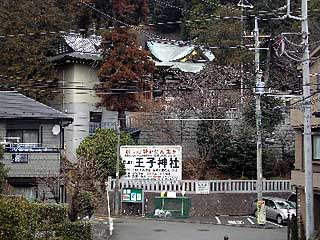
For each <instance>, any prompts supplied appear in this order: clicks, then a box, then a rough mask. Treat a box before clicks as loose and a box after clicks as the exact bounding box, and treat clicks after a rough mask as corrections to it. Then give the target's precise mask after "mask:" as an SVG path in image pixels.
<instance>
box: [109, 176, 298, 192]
mask: <svg viewBox="0 0 320 240" xmlns="http://www.w3.org/2000/svg"><path fill="white" fill-rule="evenodd" d="M197 182H198V181H197V180H182V181H151V180H124V179H123V180H120V188H142V189H143V190H144V191H145V192H161V191H175V192H178V191H186V192H187V193H196V186H197ZM199 182H203V181H199ZM205 182H207V183H208V184H209V193H251V192H256V186H257V184H256V180H206V181H205ZM108 188H109V189H110V190H114V188H115V179H111V178H109V180H108ZM292 191H295V189H294V186H293V185H291V180H266V179H265V180H264V181H263V192H292Z"/></svg>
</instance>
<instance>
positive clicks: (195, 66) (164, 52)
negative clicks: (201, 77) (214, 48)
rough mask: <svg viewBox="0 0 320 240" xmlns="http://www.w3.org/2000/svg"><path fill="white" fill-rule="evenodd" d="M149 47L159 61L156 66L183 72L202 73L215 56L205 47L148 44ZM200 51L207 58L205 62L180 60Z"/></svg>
mask: <svg viewBox="0 0 320 240" xmlns="http://www.w3.org/2000/svg"><path fill="white" fill-rule="evenodd" d="M147 46H148V48H149V51H150V52H151V54H152V55H153V56H154V57H155V58H156V59H157V60H156V61H155V64H156V66H167V67H170V68H176V69H180V70H181V71H183V72H192V73H197V72H200V71H201V70H202V69H203V67H204V66H205V62H209V61H212V60H213V59H214V58H215V56H214V54H213V53H212V52H211V51H210V50H207V49H205V48H204V47H199V48H197V47H196V46H195V45H188V46H179V45H175V44H171V43H165V42H161V41H160V42H155V41H149V42H147ZM196 49H198V50H200V51H201V52H202V54H203V55H204V56H205V57H206V58H207V60H205V61H204V62H181V61H180V60H181V59H183V58H185V57H187V56H188V55H189V54H191V53H192V52H193V51H194V50H196Z"/></svg>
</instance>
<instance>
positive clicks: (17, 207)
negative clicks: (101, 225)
mask: <svg viewBox="0 0 320 240" xmlns="http://www.w3.org/2000/svg"><path fill="white" fill-rule="evenodd" d="M91 232H92V230H91V225H90V224H89V223H83V222H74V223H73V222H70V220H69V219H68V217H67V207H66V206H63V205H58V204H42V203H41V204H40V203H29V202H28V201H27V200H26V199H24V198H22V197H8V196H0V239H1V240H35V239H36V240H44V239H51V240H75V239H77V240H78V239H79V240H81V239H83V240H90V239H92V237H91Z"/></svg>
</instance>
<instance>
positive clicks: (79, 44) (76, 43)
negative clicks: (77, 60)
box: [63, 34, 101, 55]
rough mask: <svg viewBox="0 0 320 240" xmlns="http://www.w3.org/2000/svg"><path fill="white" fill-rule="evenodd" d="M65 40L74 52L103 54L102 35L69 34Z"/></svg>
mask: <svg viewBox="0 0 320 240" xmlns="http://www.w3.org/2000/svg"><path fill="white" fill-rule="evenodd" d="M63 38H64V40H65V42H66V44H68V46H69V47H71V48H72V49H73V51H74V52H80V53H89V54H97V55H100V54H101V49H100V45H101V37H100V36H96V35H91V36H89V37H86V38H84V37H82V36H81V35H80V34H68V35H65V36H64V37H63Z"/></svg>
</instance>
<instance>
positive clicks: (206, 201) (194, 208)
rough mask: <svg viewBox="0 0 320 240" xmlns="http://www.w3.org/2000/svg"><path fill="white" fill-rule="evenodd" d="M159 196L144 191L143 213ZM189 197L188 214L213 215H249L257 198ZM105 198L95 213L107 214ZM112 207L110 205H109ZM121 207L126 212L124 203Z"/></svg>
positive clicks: (151, 210)
mask: <svg viewBox="0 0 320 240" xmlns="http://www.w3.org/2000/svg"><path fill="white" fill-rule="evenodd" d="M289 195H290V193H266V194H265V195H264V196H273V197H282V198H285V199H286V198H288V196H289ZM156 196H157V197H158V196H160V194H159V193H152V192H147V193H145V214H146V215H153V213H154V210H155V207H154V199H155V197H156ZM186 197H190V198H191V209H190V216H197V217H200V216H201V217H214V216H217V215H251V214H253V209H252V208H251V205H252V202H253V201H254V200H255V199H256V198H257V194H256V193H214V194H208V195H200V194H198V195H197V194H186ZM110 199H111V201H112V202H111V206H113V205H112V204H113V192H111V197H110ZM106 206H107V203H106V200H105V199H103V201H102V202H101V203H100V204H99V206H98V209H97V214H107V209H106ZM111 208H112V207H111ZM123 209H125V210H126V211H125V212H126V213H128V212H129V211H128V208H127V207H126V204H125V203H124V204H123Z"/></svg>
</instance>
